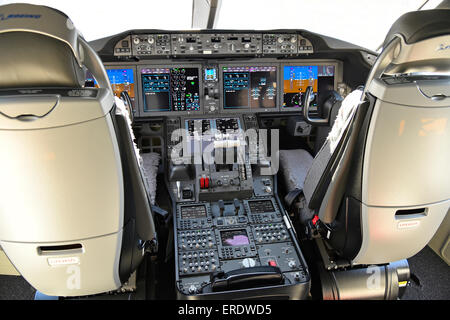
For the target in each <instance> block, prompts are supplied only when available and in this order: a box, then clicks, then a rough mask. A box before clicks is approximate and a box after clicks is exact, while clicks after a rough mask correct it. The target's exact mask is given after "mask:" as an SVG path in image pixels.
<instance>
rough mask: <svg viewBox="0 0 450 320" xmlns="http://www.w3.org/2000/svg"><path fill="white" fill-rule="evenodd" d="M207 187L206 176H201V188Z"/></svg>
mask: <svg viewBox="0 0 450 320" xmlns="http://www.w3.org/2000/svg"><path fill="white" fill-rule="evenodd" d="M204 188H205V178H200V189H204Z"/></svg>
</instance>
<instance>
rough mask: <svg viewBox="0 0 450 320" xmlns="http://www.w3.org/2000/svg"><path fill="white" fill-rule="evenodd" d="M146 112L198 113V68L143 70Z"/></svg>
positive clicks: (142, 78)
mask: <svg viewBox="0 0 450 320" xmlns="http://www.w3.org/2000/svg"><path fill="white" fill-rule="evenodd" d="M141 80H142V93H143V101H144V111H145V112H151V111H198V110H200V87H199V70H198V68H144V69H142V70H141Z"/></svg>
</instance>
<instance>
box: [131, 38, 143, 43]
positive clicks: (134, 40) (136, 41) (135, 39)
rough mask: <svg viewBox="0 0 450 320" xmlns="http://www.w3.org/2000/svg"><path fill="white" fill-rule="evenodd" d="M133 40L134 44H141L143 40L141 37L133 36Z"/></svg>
mask: <svg viewBox="0 0 450 320" xmlns="http://www.w3.org/2000/svg"><path fill="white" fill-rule="evenodd" d="M133 42H134V44H139V42H141V40H139V38H137V37H136V38H133Z"/></svg>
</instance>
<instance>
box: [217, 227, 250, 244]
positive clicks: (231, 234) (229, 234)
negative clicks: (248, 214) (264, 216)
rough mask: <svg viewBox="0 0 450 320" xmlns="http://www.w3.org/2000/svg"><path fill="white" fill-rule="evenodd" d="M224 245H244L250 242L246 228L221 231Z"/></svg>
mask: <svg viewBox="0 0 450 320" xmlns="http://www.w3.org/2000/svg"><path fill="white" fill-rule="evenodd" d="M220 238H221V240H222V245H223V246H242V245H246V244H249V243H250V240H249V239H248V234H247V231H246V230H245V229H240V230H226V231H220Z"/></svg>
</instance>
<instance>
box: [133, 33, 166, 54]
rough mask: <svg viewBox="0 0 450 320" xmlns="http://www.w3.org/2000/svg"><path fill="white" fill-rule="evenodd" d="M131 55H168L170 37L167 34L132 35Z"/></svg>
mask: <svg viewBox="0 0 450 320" xmlns="http://www.w3.org/2000/svg"><path fill="white" fill-rule="evenodd" d="M132 46H133V55H136V56H147V55H170V54H171V52H172V50H171V48H170V36H169V35H168V34H135V35H132Z"/></svg>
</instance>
